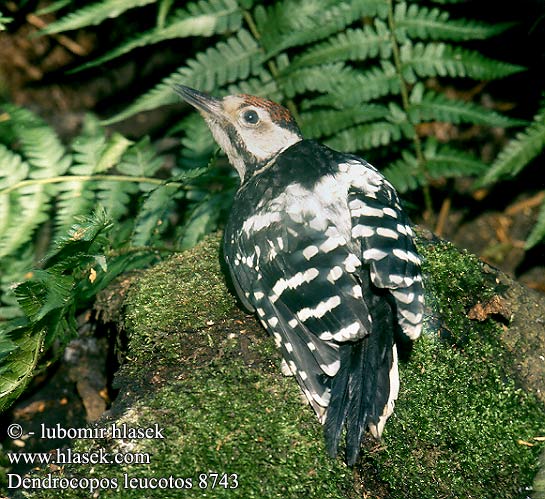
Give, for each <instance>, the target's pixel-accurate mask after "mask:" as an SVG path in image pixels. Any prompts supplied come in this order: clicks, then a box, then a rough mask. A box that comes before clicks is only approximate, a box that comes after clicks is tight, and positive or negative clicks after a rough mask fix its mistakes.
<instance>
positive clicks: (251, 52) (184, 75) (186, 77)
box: [104, 30, 263, 124]
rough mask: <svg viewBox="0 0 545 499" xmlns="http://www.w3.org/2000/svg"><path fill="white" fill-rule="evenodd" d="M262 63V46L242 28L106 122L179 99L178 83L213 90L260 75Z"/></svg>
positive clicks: (189, 62) (199, 55)
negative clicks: (176, 91)
mask: <svg viewBox="0 0 545 499" xmlns="http://www.w3.org/2000/svg"><path fill="white" fill-rule="evenodd" d="M262 62H263V53H262V51H261V49H260V47H259V45H258V44H257V43H256V41H255V40H254V39H253V38H252V36H251V35H250V34H249V33H248V32H247V31H246V30H240V31H239V32H238V34H237V35H236V36H233V37H231V38H228V39H227V40H226V41H224V42H223V41H222V42H220V43H218V44H217V45H216V46H215V47H211V48H209V49H208V50H206V52H201V53H199V54H198V55H197V58H196V59H192V60H189V61H188V62H187V65H186V66H184V67H182V68H180V69H178V70H177V71H176V72H175V73H173V74H171V75H170V76H169V77H167V78H165V79H164V80H163V81H162V82H161V83H159V84H158V85H157V86H156V87H155V88H153V89H152V90H150V91H149V92H147V93H146V94H144V95H143V96H142V97H140V98H139V99H137V100H136V102H135V103H134V104H132V105H130V106H129V107H128V108H127V109H125V110H124V111H122V112H121V113H119V114H117V115H115V116H113V117H112V118H110V119H109V120H106V121H105V122H104V123H105V124H110V123H115V122H117V121H120V120H123V119H125V118H127V117H129V116H132V115H133V114H136V113H139V112H141V111H147V110H149V109H154V108H156V107H158V106H162V105H165V104H171V103H174V102H177V101H178V100H179V98H178V97H177V96H176V94H175V93H174V91H173V90H172V87H173V86H174V85H175V84H184V85H189V86H192V87H195V88H198V89H200V90H202V91H205V92H210V91H212V90H213V89H214V88H217V87H219V86H222V85H225V84H226V83H232V82H234V81H236V80H239V79H245V78H247V77H248V76H249V75H250V74H252V75H255V74H258V73H259V72H260V71H261V63H262Z"/></svg>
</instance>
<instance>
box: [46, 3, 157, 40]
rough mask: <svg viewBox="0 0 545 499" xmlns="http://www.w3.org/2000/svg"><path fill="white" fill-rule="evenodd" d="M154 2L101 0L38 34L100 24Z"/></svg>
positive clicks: (54, 23)
mask: <svg viewBox="0 0 545 499" xmlns="http://www.w3.org/2000/svg"><path fill="white" fill-rule="evenodd" d="M156 1H157V0H103V1H102V2H97V3H94V4H92V5H88V6H87V7H83V8H82V9H80V10H76V11H75V12H72V13H70V14H68V15H67V16H65V17H63V18H61V19H59V20H58V21H56V22H53V23H51V24H50V25H49V26H47V27H46V28H44V29H43V30H41V31H40V34H51V33H60V32H61V31H69V30H74V29H80V28H84V27H86V26H94V25H96V24H100V23H101V22H102V21H104V20H105V19H109V18H114V17H119V16H120V15H121V14H123V13H124V12H126V11H127V10H130V9H133V8H135V7H142V6H143V5H148V4H150V3H155V2H156Z"/></svg>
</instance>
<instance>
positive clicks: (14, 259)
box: [0, 244, 37, 323]
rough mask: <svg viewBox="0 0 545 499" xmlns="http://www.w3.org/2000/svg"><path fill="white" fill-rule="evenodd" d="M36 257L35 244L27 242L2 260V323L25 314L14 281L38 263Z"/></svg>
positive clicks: (0, 302)
mask: <svg viewBox="0 0 545 499" xmlns="http://www.w3.org/2000/svg"><path fill="white" fill-rule="evenodd" d="M36 259H37V255H36V254H35V249H34V246H33V245H32V244H26V245H24V246H22V247H21V248H19V250H18V251H17V254H16V255H11V256H9V257H6V258H3V259H2V261H0V293H1V294H0V297H1V300H0V323H1V322H2V321H4V320H7V319H13V318H15V317H21V316H22V315H23V313H22V311H21V308H20V307H19V305H18V303H17V298H16V296H15V293H14V292H13V283H14V282H20V281H21V278H22V276H24V275H25V274H27V273H28V269H31V268H32V267H33V266H34V265H35V264H36Z"/></svg>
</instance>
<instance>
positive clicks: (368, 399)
mask: <svg viewBox="0 0 545 499" xmlns="http://www.w3.org/2000/svg"><path fill="white" fill-rule="evenodd" d="M375 305H376V307H375V308H374V310H373V324H374V327H373V331H372V333H371V334H370V335H369V336H367V337H365V338H364V339H363V340H360V341H358V342H355V343H346V344H344V345H342V346H341V367H340V369H339V372H338V373H337V375H336V376H335V377H334V378H333V380H332V386H331V400H330V402H329V407H328V410H327V418H326V421H325V425H324V434H325V440H326V447H327V451H328V453H329V455H331V456H332V457H334V456H336V455H337V451H338V446H339V442H340V437H341V433H342V429H343V426H345V427H346V462H347V464H348V465H349V466H353V465H354V464H355V463H356V461H357V459H358V457H359V453H360V447H361V441H362V438H363V435H364V432H365V430H366V429H367V427H368V426H369V425H370V424H374V425H377V424H378V422H379V418H380V417H381V415H382V414H383V411H384V408H385V406H386V405H387V403H388V400H389V397H390V368H391V366H392V362H393V353H392V348H393V346H394V327H395V326H394V324H393V314H392V309H391V307H390V304H389V303H388V300H384V299H381V300H380V301H379V302H378V303H376V304H375Z"/></svg>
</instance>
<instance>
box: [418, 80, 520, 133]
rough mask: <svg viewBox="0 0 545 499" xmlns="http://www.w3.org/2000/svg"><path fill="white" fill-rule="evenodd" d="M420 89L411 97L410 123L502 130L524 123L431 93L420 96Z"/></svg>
mask: <svg viewBox="0 0 545 499" xmlns="http://www.w3.org/2000/svg"><path fill="white" fill-rule="evenodd" d="M418 87H420V88H418ZM421 88H422V85H417V86H416V87H415V89H414V90H413V93H412V95H411V105H410V108H409V116H410V118H411V121H412V123H421V122H423V121H444V122H446V123H454V124H460V123H471V124H477V125H487V126H492V127H502V128H507V127H512V126H520V125H523V124H524V123H525V122H524V121H521V120H516V119H513V118H509V117H508V116H505V115H503V114H500V113H497V112H495V111H492V110H491V109H487V108H485V107H483V106H479V105H478V104H474V103H472V102H466V101H462V100H460V99H450V98H448V97H446V96H445V95H443V94H438V93H435V92H432V91H429V92H427V93H426V94H424V95H423V96H420V95H418V94H419V93H420V91H421Z"/></svg>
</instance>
